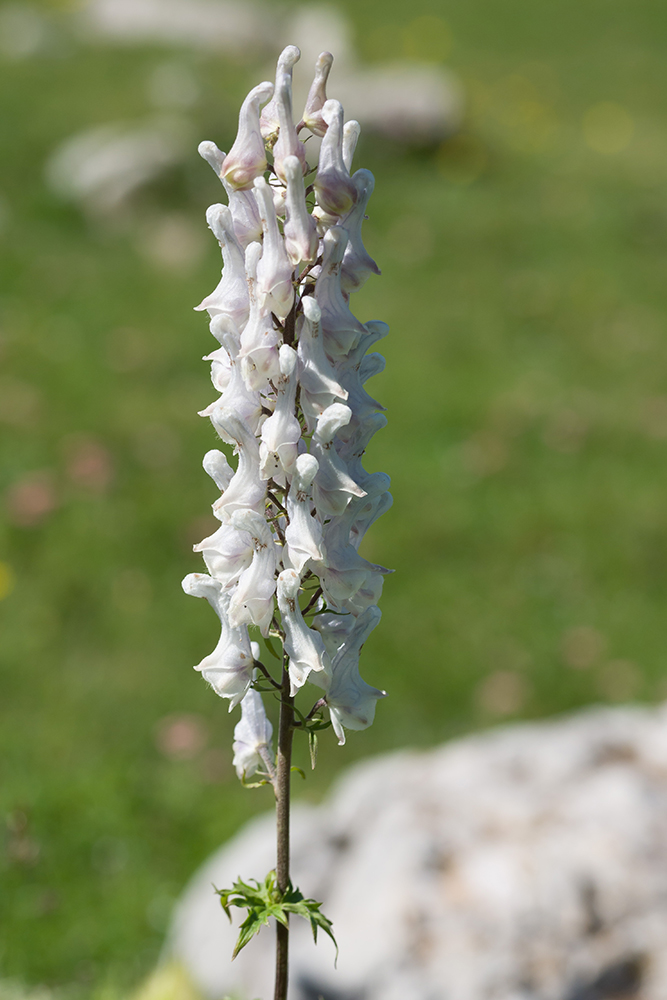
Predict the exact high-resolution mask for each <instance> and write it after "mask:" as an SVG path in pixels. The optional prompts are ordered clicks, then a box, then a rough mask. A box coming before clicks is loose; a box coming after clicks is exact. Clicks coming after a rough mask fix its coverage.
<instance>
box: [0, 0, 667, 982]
mask: <svg viewBox="0 0 667 1000" xmlns="http://www.w3.org/2000/svg"><path fill="white" fill-rule="evenodd" d="M666 26H667V12H666V11H665V7H664V4H662V3H659V2H658V0H636V2H635V3H633V4H628V3H624V2H621V0H560V2H559V3H558V4H552V5H549V4H534V3H532V2H530V0H503V2H502V3H501V2H500V0H467V2H466V3H465V4H463V3H458V4H455V3H445V2H436V0H413V2H411V3H410V4H409V5H406V4H404V3H402V2H400V0H383V2H382V4H380V3H379V2H378V0H341V2H340V3H338V4H337V6H336V7H333V8H332V7H329V8H313V7H311V6H308V7H304V6H299V5H298V4H291V5H289V4H284V5H278V4H271V5H270V6H268V7H262V6H260V5H254V4H251V3H244V4H243V6H242V7H237V6H236V5H235V4H232V3H224V2H222V0H221V2H219V3H218V2H216V0H188V2H186V0H141V2H139V0H137V2H136V3H134V4H130V3H128V2H127V0H88V2H86V3H80V4H77V3H75V2H71V3H70V2H68V0H63V2H46V0H44V2H42V3H39V2H33V3H30V4H29V3H22V2H18V3H5V4H3V5H2V6H0V76H1V79H2V85H1V86H0V103H1V105H2V113H1V124H0V136H1V139H0V141H1V146H2V148H1V156H0V252H1V255H2V256H1V261H2V263H1V277H0V355H1V359H2V369H1V375H0V423H1V425H2V444H1V448H2V460H1V463H0V497H1V504H2V510H1V528H0V598H2V601H1V603H0V618H1V619H2V625H1V633H0V634H1V638H0V644H1V654H0V655H1V664H0V671H1V679H0V692H1V694H0V713H1V716H2V721H1V725H0V746H1V759H0V769H1V770H0V823H1V826H0V978H1V977H4V978H5V979H12V980H15V981H22V982H24V983H26V984H29V985H30V984H33V985H34V984H45V985H47V986H56V987H61V986H66V987H67V989H68V990H69V991H70V993H72V994H73V995H79V994H80V995H82V996H83V995H89V994H91V993H94V994H95V995H97V994H99V995H102V994H103V993H105V991H107V993H108V992H109V991H122V990H127V989H131V988H133V986H134V985H135V984H136V983H138V982H139V981H140V980H141V979H142V977H143V976H144V975H145V974H146V973H147V972H148V971H149V970H150V968H151V967H152V965H153V964H154V963H155V960H156V958H157V956H158V953H159V949H160V946H161V942H162V939H163V935H164V931H165V928H166V926H167V923H168V920H169V915H170V912H171V908H172V905H173V901H174V899H175V898H176V897H177V895H178V893H179V892H180V891H181V889H182V887H183V885H184V883H185V881H186V880H187V878H188V876H189V875H190V874H191V872H192V871H193V870H194V869H195V868H196V866H197V865H198V864H199V863H200V862H201V861H202V860H203V859H204V858H205V857H206V856H207V855H208V854H209V853H210V852H211V851H212V850H213V849H215V848H216V847H218V845H219V844H220V843H221V842H222V841H223V840H225V839H226V838H228V837H229V836H230V835H231V834H232V833H233V832H234V831H235V830H236V829H237V828H238V827H239V825H240V824H241V823H242V822H243V821H244V820H246V819H247V818H248V817H249V816H251V815H253V814H255V813H257V812H260V811H263V810H265V809H267V808H269V807H270V805H271V796H270V793H269V791H268V790H266V789H262V790H260V791H255V792H249V791H247V790H244V789H242V788H241V787H240V786H239V783H238V781H237V779H236V777H235V775H234V773H233V771H232V768H231V733H232V728H233V725H234V721H235V716H232V717H229V716H228V715H227V714H226V710H225V709H226V706H225V705H224V704H223V703H222V702H221V701H219V700H218V699H216V698H215V697H214V695H213V694H212V693H211V691H210V690H208V689H207V687H206V686H205V685H204V684H203V683H202V681H201V678H200V677H199V676H198V675H197V674H196V673H194V671H193V670H192V669H191V666H192V664H193V663H196V662H198V661H199V659H200V658H201V657H202V656H203V655H204V654H205V653H207V652H209V651H210V649H211V648H212V647H213V645H214V644H215V641H216V639H217V635H216V625H215V621H214V618H213V616H212V615H211V614H210V611H209V608H208V607H205V606H203V602H198V601H192V600H187V599H186V598H185V597H184V596H183V594H182V592H181V588H180V579H181V577H182V576H183V575H185V574H186V573H188V572H192V571H196V570H199V569H200V561H199V557H197V556H195V555H194V554H193V553H192V551H191V547H192V544H193V542H195V541H197V540H199V539H200V538H202V537H203V536H204V535H205V534H208V533H209V531H210V530H211V528H212V527H213V525H214V522H213V519H212V516H211V515H210V514H209V513H208V512H209V509H210V504H211V502H212V500H213V499H214V496H213V493H212V484H211V483H210V481H209V479H208V477H207V476H206V475H205V474H204V473H203V471H202V469H201V458H202V456H203V454H204V453H205V452H206V451H207V450H208V449H209V448H211V447H213V446H214V444H215V442H214V438H213V431H212V429H211V428H210V425H209V423H208V421H203V420H201V419H200V418H198V417H197V415H196V411H197V410H199V409H202V408H203V407H204V406H205V405H206V404H207V403H208V402H209V401H210V400H211V398H212V389H211V386H210V383H209V379H208V372H207V365H205V364H202V363H201V360H200V358H201V357H202V355H204V354H206V353H208V351H209V350H211V349H212V347H213V346H214V343H213V341H212V339H211V337H210V334H209V332H208V329H207V324H206V322H205V320H204V319H203V318H202V317H201V316H199V315H197V314H195V313H193V312H192V307H193V306H194V305H196V304H197V303H198V302H199V301H200V300H201V299H202V297H203V296H204V295H205V294H207V293H208V292H209V291H211V290H212V288H213V287H214V286H215V284H216V282H217V280H218V276H219V271H220V258H219V252H218V248H217V245H216V242H215V240H214V238H213V237H212V236H211V234H210V233H209V232H208V230H207V229H206V225H205V220H204V212H205V209H206V207H207V205H209V204H210V203H212V202H216V201H219V200H224V198H223V192H222V189H221V187H220V186H219V184H218V182H217V180H216V178H215V176H214V174H213V173H212V172H211V170H210V169H209V168H208V166H207V165H206V164H205V163H204V162H203V161H201V160H200V159H199V157H198V156H197V153H196V147H197V143H198V142H199V141H200V140H202V139H212V140H214V141H215V142H217V144H218V145H219V146H220V147H221V148H223V149H229V146H230V145H231V142H232V141H233V138H234V135H235V130H236V118H237V113H238V107H239V105H240V103H241V101H242V99H243V97H244V96H245V94H246V93H247V91H248V89H249V88H250V87H251V86H253V85H254V84H255V83H257V82H259V81H260V80H261V79H266V78H267V77H268V78H269V79H270V78H271V77H272V74H273V69H272V64H273V63H274V61H275V57H276V55H277V53H278V51H279V50H280V48H281V47H282V45H283V44H285V43H286V42H291V41H296V42H297V43H298V44H300V45H301V46H302V48H303V49H304V59H303V60H302V62H301V63H300V64H299V66H298V67H297V73H296V75H297V77H298V78H299V79H300V81H301V83H300V86H301V87H302V89H303V88H305V87H307V85H308V83H309V82H310V78H311V72H312V57H311V55H310V54H309V55H308V58H306V56H305V52H306V50H308V46H309V45H312V46H314V47H316V48H317V46H318V39H317V37H316V36H317V33H318V31H323V30H324V31H325V34H326V33H327V32H328V35H326V37H328V38H330V39H331V40H330V41H326V43H325V47H327V48H330V49H331V50H332V51H333V52H334V53H335V54H336V56H337V62H336V63H335V64H334V70H333V72H332V76H331V83H330V87H329V94H330V96H341V97H343V98H344V100H345V102H346V111H347V117H351V116H356V117H358V118H359V119H360V121H361V123H362V126H363V127H364V131H363V133H362V138H361V141H360V145H359V147H358V150H357V154H356V157H355V166H356V167H359V166H364V167H368V168H370V169H371V170H372V171H373V172H374V173H375V175H376V190H375V194H374V196H373V198H372V200H371V203H370V217H369V220H368V222H367V223H366V224H365V240H366V244H367V247H368V249H369V250H370V252H371V253H372V255H373V256H374V257H375V258H376V259H377V261H378V263H379V264H380V266H381V268H382V272H383V274H382V277H381V278H372V279H371V280H370V281H369V282H368V284H367V285H366V286H365V288H364V289H363V290H362V291H361V292H360V293H358V294H357V295H356V297H354V298H353V301H352V307H353V310H354V312H355V314H356V315H357V316H358V317H359V318H360V319H361V320H362V321H365V320H368V319H383V320H385V321H387V322H388V323H389V324H390V325H391V328H392V332H391V335H390V336H389V338H388V339H387V340H386V341H384V342H383V344H382V345H381V346H382V353H384V354H385V355H386V357H387V368H386V372H385V373H384V374H382V375H380V376H379V377H378V378H377V379H375V381H374V383H373V385H372V389H371V391H372V392H373V394H374V395H376V396H377V397H378V398H379V399H380V400H381V401H382V402H383V403H384V404H385V405H386V406H387V408H388V417H389V425H388V427H387V428H386V430H384V431H382V432H381V433H380V434H379V435H378V436H377V438H376V439H375V440H374V442H373V443H372V446H371V448H370V449H369V454H368V461H367V462H366V465H367V467H368V468H369V469H371V470H375V469H380V470H383V471H386V472H388V473H389V474H390V475H391V477H392V481H393V493H394V497H395V505H394V508H393V510H392V511H391V512H390V513H389V514H388V515H387V516H386V517H384V518H382V520H381V521H380V522H378V524H377V525H375V527H374V528H373V530H372V532H371V537H370V538H369V539H368V542H367V545H366V548H365V555H366V556H367V557H369V558H371V559H373V560H374V561H378V562H380V563H383V564H385V565H388V566H392V567H395V568H396V570H397V572H396V574H395V575H394V576H392V577H391V578H389V579H388V581H387V583H386V587H385V593H384V596H383V599H382V608H383V612H384V619H383V622H382V626H381V628H379V629H378V630H377V632H376V633H375V634H374V635H373V637H372V639H371V641H370V642H369V644H368V646H367V647H366V649H365V650H364V657H363V668H362V673H363V675H364V676H365V678H366V679H367V680H368V681H369V682H371V683H373V684H376V685H378V686H380V687H384V688H386V689H387V690H388V691H389V694H390V696H389V697H388V698H387V699H386V701H383V702H382V703H381V704H380V705H379V707H378V713H377V720H376V723H375V725H374V727H373V728H372V729H370V730H369V731H367V732H365V733H360V734H351V738H350V739H349V742H348V744H347V746H345V747H344V748H338V747H337V746H336V745H335V741H334V739H333V737H330V735H329V734H325V737H324V738H323V740H322V745H321V750H320V757H319V766H318V769H317V771H316V772H315V773H314V774H310V773H309V774H308V779H307V781H306V782H305V783H304V784H303V785H301V783H299V786H297V788H296V791H297V792H298V794H299V795H301V796H303V797H304V798H306V799H310V800H312V801H317V800H318V799H319V798H320V797H321V796H322V794H323V793H324V791H325V790H326V789H327V787H328V786H329V785H330V783H331V780H332V778H333V777H334V775H335V774H336V773H337V772H338V771H340V770H341V769H343V768H345V767H346V766H348V765H349V764H350V762H351V761H352V760H354V759H357V758H360V757H364V756H368V755H370V754H374V753H377V752H380V751H383V750H386V749H389V748H394V747H397V746H427V745H432V744H435V743H437V742H439V741H442V740H445V739H446V738H448V737H451V736H453V735H455V734H458V733H462V732H465V731H469V730H471V729H473V728H480V727H486V726H489V725H491V724H495V723H497V722H498V721H504V720H508V719H516V718H524V717H526V718H527V717H530V718H536V717H541V716H547V715H551V714H553V713H557V712H562V711H565V710H568V709H571V708H573V707H575V706H579V705H583V704H587V703H593V702H598V703H599V702H619V701H627V700H640V701H647V702H652V701H657V700H660V699H661V698H663V697H665V696H667V679H666V677H665V671H664V646H665V614H664V602H665V597H666V594H667V577H666V575H665V561H666V559H667V468H666V464H665V446H666V442H667V385H666V375H665V372H666V371H667V367H666V365H667V338H666V337H665V324H664V311H665V307H666V306H667V282H666V281H665V260H666V258H667V204H666V202H665V194H666V189H667V167H666V164H667V135H666V133H665V122H666V117H667V108H666V106H665V96H664V95H665V93H666V92H667V64H666V63H665V59H664V31H665V27H666ZM308 51H309V50H308ZM392 81H393V82H392ZM396 81H398V84H397V83H396ZM392 88H393V89H392ZM348 93H349V94H350V98H349V100H348V98H347V95H348ZM355 95H356V96H355ZM355 100H356V102H357V104H356V105H355V103H354V102H355ZM298 110H299V107H298V106H297V108H296V111H297V112H298ZM297 754H298V755H299V756H300V758H301V760H300V761H299V762H302V761H305V760H306V758H307V752H306V748H305V747H297Z"/></svg>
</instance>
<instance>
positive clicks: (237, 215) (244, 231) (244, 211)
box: [198, 140, 262, 250]
mask: <svg viewBox="0 0 667 1000" xmlns="http://www.w3.org/2000/svg"><path fill="white" fill-rule="evenodd" d="M198 152H199V155H200V156H201V158H202V159H203V160H206V162H207V163H208V165H209V166H210V167H211V168H212V170H213V171H214V172H215V175H216V177H217V178H218V179H219V180H220V181H222V184H223V187H224V189H225V191H226V192H227V197H228V198H229V210H230V212H231V213H232V219H233V221H234V232H235V233H236V238H237V240H238V241H239V243H240V244H241V246H242V247H243V249H244V250H245V248H246V247H247V246H248V244H249V243H253V242H254V241H255V240H258V239H260V238H261V235H262V225H261V223H260V221H259V214H258V212H257V205H256V203H255V199H254V198H253V196H252V191H237V190H236V188H234V187H233V186H232V185H231V184H230V183H229V181H228V180H226V179H225V177H224V176H223V167H224V163H225V154H224V153H223V152H222V150H221V149H218V147H217V146H216V144H215V143H214V142H210V141H208V140H207V141H206V142H200V143H199V147H198Z"/></svg>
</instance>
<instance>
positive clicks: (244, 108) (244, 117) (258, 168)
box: [221, 82, 273, 191]
mask: <svg viewBox="0 0 667 1000" xmlns="http://www.w3.org/2000/svg"><path fill="white" fill-rule="evenodd" d="M272 93H273V84H272V83H268V82H265V83H260V84H259V85H258V86H257V87H254V88H253V89H252V90H251V91H250V93H249V94H248V96H247V97H246V99H245V101H244V102H243V104H242V105H241V112H240V114H239V130H238V133H237V136H236V140H235V142H234V145H233V146H232V148H231V149H230V151H229V152H228V153H227V156H226V157H225V159H224V162H223V164H222V171H221V176H222V178H223V180H225V181H226V182H227V184H229V186H230V187H231V188H232V189H233V190H235V191H245V190H247V189H248V188H251V187H252V183H253V181H254V179H255V177H259V176H260V175H261V174H263V173H264V171H265V170H266V166H267V163H266V153H265V150H264V142H263V140H262V136H261V133H260V130H259V106H260V104H264V102H265V101H268V99H269V97H270V96H271V94H272Z"/></svg>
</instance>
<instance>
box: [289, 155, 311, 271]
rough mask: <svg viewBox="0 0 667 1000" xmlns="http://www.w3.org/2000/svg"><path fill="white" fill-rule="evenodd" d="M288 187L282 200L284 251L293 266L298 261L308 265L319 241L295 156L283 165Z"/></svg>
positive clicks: (301, 172)
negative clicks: (283, 207) (283, 204)
mask: <svg viewBox="0 0 667 1000" xmlns="http://www.w3.org/2000/svg"><path fill="white" fill-rule="evenodd" d="M283 173H284V174H285V181H286V183H287V192H286V196H285V225H284V233H285V250H286V251H287V256H288V257H289V259H290V261H291V263H292V264H293V265H295V264H298V263H299V261H303V262H304V263H311V262H312V261H314V260H315V258H316V257H317V249H318V246H319V241H318V238H317V224H316V222H315V219H314V218H313V217H312V215H309V213H308V207H307V205H306V188H305V185H304V183H303V170H302V169H301V163H300V161H299V159H298V157H296V156H287V157H285V160H284V162H283Z"/></svg>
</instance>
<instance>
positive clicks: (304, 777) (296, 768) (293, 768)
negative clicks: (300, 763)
mask: <svg viewBox="0 0 667 1000" xmlns="http://www.w3.org/2000/svg"><path fill="white" fill-rule="evenodd" d="M290 771H296V772H297V773H298V774H300V775H301V777H302V778H303V780H304V781H305V780H306V775H305V773H304V772H303V771H302V770H301V768H300V767H297V766H296V764H293V765H292V767H290Z"/></svg>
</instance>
